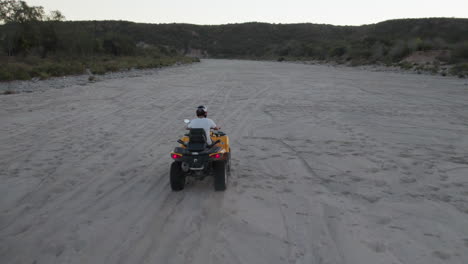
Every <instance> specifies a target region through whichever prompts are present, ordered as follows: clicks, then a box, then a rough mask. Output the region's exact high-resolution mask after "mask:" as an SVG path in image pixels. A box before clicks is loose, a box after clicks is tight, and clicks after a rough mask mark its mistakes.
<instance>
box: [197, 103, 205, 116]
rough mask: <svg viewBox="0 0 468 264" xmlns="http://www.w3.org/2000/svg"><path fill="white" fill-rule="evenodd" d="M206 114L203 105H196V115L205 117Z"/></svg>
mask: <svg viewBox="0 0 468 264" xmlns="http://www.w3.org/2000/svg"><path fill="white" fill-rule="evenodd" d="M207 114H208V108H207V107H205V106H203V105H200V106H199V107H197V116H204V117H206V115H207Z"/></svg>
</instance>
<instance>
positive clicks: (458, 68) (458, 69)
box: [450, 63, 468, 78]
mask: <svg viewBox="0 0 468 264" xmlns="http://www.w3.org/2000/svg"><path fill="white" fill-rule="evenodd" d="M450 74H452V75H456V76H458V77H460V78H463V77H465V76H466V75H468V63H459V64H457V65H455V66H453V67H452V68H451V69H450Z"/></svg>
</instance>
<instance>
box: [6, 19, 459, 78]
mask: <svg viewBox="0 0 468 264" xmlns="http://www.w3.org/2000/svg"><path fill="white" fill-rule="evenodd" d="M38 25H39V26H38ZM14 27H18V25H17V24H15V23H10V24H6V25H1V26H0V50H1V52H3V56H6V55H10V56H11V55H12V56H17V55H22V54H23V55H24V54H38V55H41V56H42V57H46V56H51V55H52V56H56V55H59V56H70V55H79V56H90V55H93V56H94V55H96V54H111V55H114V56H122V55H134V54H136V53H139V52H140V53H141V51H142V50H150V49H153V50H158V52H159V53H161V54H166V55H167V56H170V55H171V54H182V55H183V54H185V55H194V56H199V57H210V58H247V59H274V60H326V61H336V62H340V63H348V64H350V65H359V64H371V63H384V64H388V65H390V64H395V63H404V67H406V68H411V67H413V65H409V64H408V63H411V60H403V59H404V58H406V57H408V56H409V55H412V54H414V53H415V52H418V54H419V55H418V56H424V53H425V52H431V53H430V54H431V56H432V57H431V58H434V59H433V60H432V62H431V64H434V65H433V66H434V67H439V66H440V65H445V64H450V65H458V66H457V67H459V68H460V67H461V69H463V68H464V67H466V68H468V66H467V65H466V64H467V63H468V19H459V18H425V19H398V20H389V21H384V22H381V23H377V24H370V25H363V26H334V25H326V24H310V23H306V24H268V23H256V22H252V23H242V24H227V25H191V24H145V23H133V22H127V21H62V22H39V24H37V23H36V27H38V29H36V32H39V33H35V36H34V37H32V38H31V39H32V40H30V41H29V42H28V43H27V44H28V45H29V46H26V47H25V46H24V45H23V44H24V37H22V39H19V40H18V39H16V40H15V39H12V38H15V36H16V37H17V36H18V34H15V33H12V32H15V30H14V29H13V28H14ZM31 34H33V33H31ZM18 41H20V42H18ZM21 41H23V42H21ZM18 43H19V44H21V45H23V46H21V45H19V44H18ZM15 45H16V46H15ZM432 51H436V52H440V54H443V55H441V56H434V52H432ZM421 54H422V55H421ZM436 54H439V53H436ZM415 64H417V63H415ZM460 65H461V66H460ZM431 67H432V66H431ZM436 70H437V71H438V70H439V69H438V68H437V69H436ZM467 71H468V69H467Z"/></svg>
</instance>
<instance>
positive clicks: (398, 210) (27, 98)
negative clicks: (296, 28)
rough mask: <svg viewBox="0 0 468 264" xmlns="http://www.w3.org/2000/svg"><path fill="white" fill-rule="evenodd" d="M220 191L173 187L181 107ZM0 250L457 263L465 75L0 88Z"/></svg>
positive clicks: (297, 73)
mask: <svg viewBox="0 0 468 264" xmlns="http://www.w3.org/2000/svg"><path fill="white" fill-rule="evenodd" d="M200 104H206V105H208V106H209V110H210V111H209V114H210V117H211V118H213V119H214V120H215V121H216V122H217V123H218V124H219V125H221V126H222V127H223V130H224V131H225V132H226V133H228V134H229V135H230V137H231V141H232V150H233V171H232V173H231V176H230V182H229V186H228V190H227V191H226V192H221V193H220V192H214V191H213V187H212V180H211V179H206V180H205V181H202V182H199V181H198V182H190V183H189V184H188V186H187V188H186V189H185V190H184V191H182V192H171V190H170V188H169V166H170V163H171V160H170V157H169V152H170V151H171V150H172V148H173V147H174V146H175V145H176V140H177V139H178V137H179V136H180V135H182V133H183V132H184V131H183V126H184V123H183V119H184V118H191V117H193V114H194V113H193V112H194V108H195V107H196V106H198V105H200ZM0 124H1V127H0V145H1V148H0V179H1V181H0V263H8V264H10V263H28V264H29V263H35V264H41V263H46V264H50V263H165V264H166V263H167V264H169V263H174V264H180V263H200V264H202V263H203V264H205V263H246V264H250V263H258V264H261V263H268V264H273V263H330V264H333V263H355V264H365V263H371V264H380V263H389V264H390V263H411V264H416V263H421V264H430V263H460V264H466V263H468V85H467V83H466V81H465V80H460V79H451V78H442V77H436V76H421V75H414V74H398V73H384V72H370V71H363V70H357V69H353V68H333V67H327V66H318V65H300V64H289V63H275V62H249V61H227V60H204V61H202V62H201V63H199V64H194V65H189V66H181V67H175V68H170V69H165V70H161V71H157V72H155V73H154V74H151V75H143V76H136V77H133V78H115V79H108V80H102V81H99V82H96V83H89V84H82V85H74V86H70V87H65V88H63V89H49V90H47V89H46V90H43V91H41V92H37V93H20V94H16V95H8V96H0Z"/></svg>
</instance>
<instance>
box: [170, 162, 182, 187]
mask: <svg viewBox="0 0 468 264" xmlns="http://www.w3.org/2000/svg"><path fill="white" fill-rule="evenodd" d="M184 186H185V174H184V171H183V170H182V167H181V164H180V162H173V163H172V164H171V189H172V190H173V191H181V190H183V189H184Z"/></svg>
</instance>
